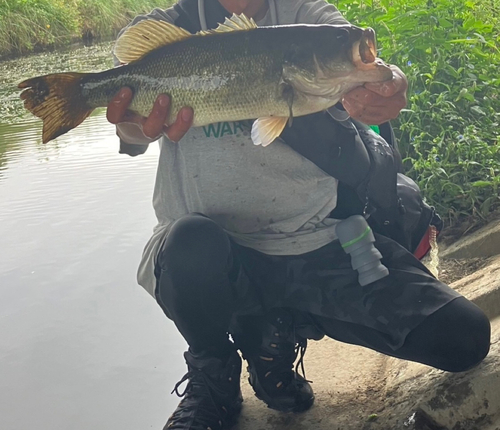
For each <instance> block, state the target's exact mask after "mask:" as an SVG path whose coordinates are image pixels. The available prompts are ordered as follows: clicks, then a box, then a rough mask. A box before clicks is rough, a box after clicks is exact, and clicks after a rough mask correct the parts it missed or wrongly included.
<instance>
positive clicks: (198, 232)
mask: <svg viewBox="0 0 500 430" xmlns="http://www.w3.org/2000/svg"><path fill="white" fill-rule="evenodd" d="M232 268H233V256H232V252H231V244H230V241H229V238H228V236H227V234H226V233H225V232H224V231H223V229H222V228H220V227H219V226H218V225H217V224H216V223H214V222H213V221H212V220H210V219H209V218H207V217H204V216H202V215H199V214H189V215H186V216H184V217H182V218H180V219H179V220H177V221H175V222H174V224H173V225H172V227H171V229H170V230H169V232H168V235H167V237H166V239H165V242H164V243H163V246H162V248H161V251H160V253H159V255H158V259H157V264H156V270H155V275H156V278H157V288H156V298H157V301H158V303H159V304H160V306H161V307H162V308H163V310H164V311H165V313H166V315H167V316H168V317H169V318H171V319H172V320H173V321H174V323H175V325H176V326H177V328H178V330H179V332H180V333H181V334H182V336H183V337H184V338H185V339H186V341H187V343H188V344H189V346H190V348H191V349H192V350H193V351H195V352H198V351H211V352H212V353H214V354H215V355H223V354H224V353H225V352H227V351H228V348H229V346H230V343H229V340H228V335H227V331H228V327H229V323H230V319H231V316H232V314H233V312H234V304H235V298H234V297H235V296H234V293H233V286H232V283H231V281H230V279H229V277H230V272H231V269H232Z"/></svg>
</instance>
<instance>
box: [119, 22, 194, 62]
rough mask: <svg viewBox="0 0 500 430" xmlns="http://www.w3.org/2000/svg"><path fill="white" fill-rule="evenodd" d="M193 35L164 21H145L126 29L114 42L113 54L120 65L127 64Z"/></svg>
mask: <svg viewBox="0 0 500 430" xmlns="http://www.w3.org/2000/svg"><path fill="white" fill-rule="evenodd" d="M192 36H193V35H192V34H191V33H189V31H186V30H184V29H183V28H180V27H177V26H176V25H174V24H170V23H169V22H165V21H158V20H156V19H145V20H143V21H140V22H138V23H137V24H135V25H133V26H132V27H129V28H127V29H126V30H125V31H124V32H123V34H122V35H121V36H120V38H119V39H118V40H117V41H116V45H115V48H114V54H115V55H116V57H117V58H118V60H120V63H123V64H128V63H131V62H132V61H137V60H139V59H141V58H142V57H144V56H145V55H146V54H147V53H149V52H151V51H153V50H154V49H157V48H160V47H161V46H165V45H170V44H172V43H175V42H178V41H180V40H184V39H187V38H188V37H192Z"/></svg>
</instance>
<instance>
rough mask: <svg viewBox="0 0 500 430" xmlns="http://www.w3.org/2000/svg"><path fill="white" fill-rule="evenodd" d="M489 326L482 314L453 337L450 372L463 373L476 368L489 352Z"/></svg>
mask: <svg viewBox="0 0 500 430" xmlns="http://www.w3.org/2000/svg"><path fill="white" fill-rule="evenodd" d="M490 341H491V325H490V322H489V320H488V318H487V317H486V315H484V313H482V312H481V315H480V316H476V317H475V318H474V319H473V321H470V323H469V325H468V326H467V328H465V327H464V328H463V329H462V330H460V331H459V332H457V334H456V336H455V345H456V346H455V348H456V349H455V351H456V352H455V354H456V358H455V357H452V360H451V363H452V364H450V369H448V370H449V371H450V372H464V371H466V370H469V369H472V368H473V367H475V366H477V365H478V364H479V363H481V361H483V360H484V358H485V357H486V356H487V355H488V353H489V352H490ZM452 351H453V350H452Z"/></svg>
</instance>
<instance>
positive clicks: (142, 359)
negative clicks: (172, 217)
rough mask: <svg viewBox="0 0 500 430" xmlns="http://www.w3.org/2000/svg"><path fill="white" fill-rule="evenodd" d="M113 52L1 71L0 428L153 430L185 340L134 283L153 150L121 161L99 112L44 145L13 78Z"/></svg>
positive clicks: (145, 227)
mask: <svg viewBox="0 0 500 430" xmlns="http://www.w3.org/2000/svg"><path fill="white" fill-rule="evenodd" d="M110 49H111V44H103V45H99V46H94V47H90V48H77V49H72V50H66V51H62V52H55V53H50V54H40V55H34V56H30V57H26V58H21V59H18V60H12V61H7V62H3V63H0V100H1V103H0V321H1V327H2V328H1V334H0V417H2V418H1V421H2V429H6V430H26V429H28V428H37V429H40V430H66V429H69V428H71V429H73V430H80V429H81V430H83V429H86V430H88V429H94V430H112V429H120V430H137V429H146V428H152V429H155V428H158V429H159V428H163V425H164V423H165V420H166V417H167V416H168V415H169V413H170V412H171V411H172V410H173V408H174V407H175V405H176V404H177V402H178V399H177V398H176V397H174V396H171V395H170V394H169V393H170V390H171V389H172V386H173V385H174V383H175V382H176V381H177V380H178V379H180V377H181V376H182V375H183V373H184V371H185V367H184V363H183V360H182V351H183V350H184V348H185V344H184V341H183V340H182V339H181V338H180V336H179V335H178V334H177V332H176V330H175V328H174V326H173V324H172V323H171V322H170V321H168V320H167V319H166V318H165V317H164V316H163V314H162V312H161V310H160V309H159V307H158V306H157V305H156V303H155V302H154V300H153V299H152V298H151V297H150V296H149V295H148V294H147V293H146V292H144V291H143V290H142V288H141V287H139V286H138V285H137V284H136V281H135V273H136V268H137V265H138V262H139V259H140V255H141V252H142V248H143V246H144V244H145V242H146V241H147V240H148V238H149V236H150V234H151V231H152V228H153V226H154V224H155V218H154V213H153V210H152V207H151V197H152V190H153V184H154V177H155V173H156V172H155V170H156V163H157V157H158V148H157V146H156V144H154V145H151V147H150V149H149V150H148V152H147V153H146V154H144V155H142V156H140V157H136V158H131V157H128V156H126V155H120V154H118V139H117V138H116V136H115V133H114V127H113V126H112V125H110V124H109V123H107V121H106V119H105V117H104V111H103V110H100V111H97V112H95V114H94V115H92V116H91V117H90V118H88V119H87V120H86V121H85V122H84V123H83V124H82V125H81V126H80V127H78V128H77V129H75V130H73V131H71V132H70V133H68V134H66V135H65V136H62V137H61V138H58V139H57V140H56V141H52V142H50V143H49V144H47V145H42V144H41V138H40V136H41V123H40V121H39V120H38V119H35V118H33V117H32V116H31V114H29V113H27V112H25V111H24V109H23V108H22V104H21V103H20V101H19V98H18V97H19V91H17V89H16V85H17V83H18V82H19V81H20V80H22V79H24V78H28V77H33V76H36V75H39V74H46V73H52V72H57V71H68V70H72V71H97V70H103V69H106V68H109V67H111V62H112V61H111V57H110Z"/></svg>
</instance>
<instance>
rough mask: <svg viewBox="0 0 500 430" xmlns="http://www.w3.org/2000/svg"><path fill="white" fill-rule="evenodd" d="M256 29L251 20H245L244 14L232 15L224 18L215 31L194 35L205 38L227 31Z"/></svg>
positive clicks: (200, 32) (205, 31)
mask: <svg viewBox="0 0 500 430" xmlns="http://www.w3.org/2000/svg"><path fill="white" fill-rule="evenodd" d="M256 28H257V24H256V23H255V21H254V20H253V18H247V17H246V16H245V15H244V14H241V15H236V14H233V16H232V17H231V18H226V20H225V21H224V23H222V24H219V26H218V27H217V28H216V29H215V30H204V31H199V32H198V33H196V34H197V35H199V36H206V35H209V34H214V33H226V32H228V31H245V30H254V29H256Z"/></svg>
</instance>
